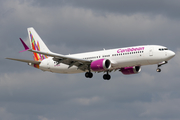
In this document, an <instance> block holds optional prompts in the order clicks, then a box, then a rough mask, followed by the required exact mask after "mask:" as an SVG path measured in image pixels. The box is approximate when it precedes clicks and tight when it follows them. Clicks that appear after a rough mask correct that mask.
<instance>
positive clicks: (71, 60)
mask: <svg viewBox="0 0 180 120" xmlns="http://www.w3.org/2000/svg"><path fill="white" fill-rule="evenodd" d="M28 51H30V52H34V53H38V54H43V55H46V56H50V57H53V60H54V61H56V62H57V64H59V63H63V64H66V65H69V68H70V67H72V66H73V65H74V66H77V68H78V69H80V70H83V71H85V70H89V66H90V64H91V62H92V61H91V60H85V59H80V58H75V57H70V56H67V55H61V54H57V53H46V52H42V51H36V50H32V49H29V50H28Z"/></svg>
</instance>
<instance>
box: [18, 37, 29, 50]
mask: <svg viewBox="0 0 180 120" xmlns="http://www.w3.org/2000/svg"><path fill="white" fill-rule="evenodd" d="M19 39H20V41H21V43H22V44H23V46H24V49H25V50H23V51H20V53H21V52H24V51H27V50H29V47H28V46H27V45H26V43H25V42H24V41H23V40H22V39H21V38H19Z"/></svg>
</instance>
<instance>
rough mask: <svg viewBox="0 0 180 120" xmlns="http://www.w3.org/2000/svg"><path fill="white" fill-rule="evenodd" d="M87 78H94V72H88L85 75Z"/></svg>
mask: <svg viewBox="0 0 180 120" xmlns="http://www.w3.org/2000/svg"><path fill="white" fill-rule="evenodd" d="M85 77H86V78H92V77H93V74H92V72H86V73H85Z"/></svg>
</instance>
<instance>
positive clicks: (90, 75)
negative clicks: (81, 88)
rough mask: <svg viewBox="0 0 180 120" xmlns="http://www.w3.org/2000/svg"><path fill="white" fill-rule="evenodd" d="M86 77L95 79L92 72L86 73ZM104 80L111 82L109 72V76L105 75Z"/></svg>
mask: <svg viewBox="0 0 180 120" xmlns="http://www.w3.org/2000/svg"><path fill="white" fill-rule="evenodd" d="M85 77H86V78H92V77H93V74H92V72H86V73H85ZM103 79H104V80H110V79H111V76H110V75H109V74H108V72H107V74H104V75H103Z"/></svg>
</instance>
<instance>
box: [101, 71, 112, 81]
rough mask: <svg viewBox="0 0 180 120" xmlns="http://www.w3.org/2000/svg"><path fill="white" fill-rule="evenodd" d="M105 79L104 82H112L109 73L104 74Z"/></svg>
mask: <svg viewBox="0 0 180 120" xmlns="http://www.w3.org/2000/svg"><path fill="white" fill-rule="evenodd" d="M103 79H104V80H110V79H111V76H110V75H109V73H108V72H107V74H104V75H103Z"/></svg>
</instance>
